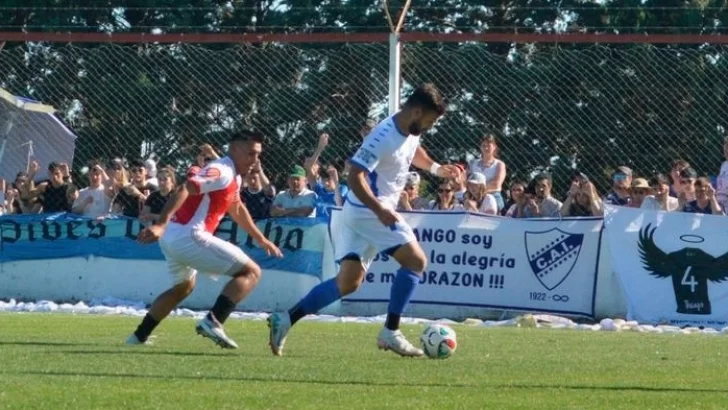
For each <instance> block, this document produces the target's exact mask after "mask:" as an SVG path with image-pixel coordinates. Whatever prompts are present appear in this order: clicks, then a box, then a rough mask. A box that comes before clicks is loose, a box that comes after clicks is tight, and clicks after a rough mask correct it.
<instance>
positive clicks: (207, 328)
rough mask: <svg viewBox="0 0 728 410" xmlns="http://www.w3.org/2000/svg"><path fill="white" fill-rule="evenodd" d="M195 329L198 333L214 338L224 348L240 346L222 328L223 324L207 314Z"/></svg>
mask: <svg viewBox="0 0 728 410" xmlns="http://www.w3.org/2000/svg"><path fill="white" fill-rule="evenodd" d="M195 330H196V331H197V334H198V335H200V336H202V337H206V338H208V339H210V340H212V341H213V342H215V344H216V345H218V346H220V347H222V348H223V349H237V348H238V345H237V343H235V341H234V340H233V339H231V338H229V337H228V336H227V335H226V334H225V330H224V329H223V328H222V325H221V324H220V323H219V322H218V321H217V320H214V321H213V320H210V319H208V318H207V316H205V317H204V318H203V319H202V320H200V321H199V322H197V326H196V327H195Z"/></svg>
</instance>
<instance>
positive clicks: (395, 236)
mask: <svg viewBox="0 0 728 410" xmlns="http://www.w3.org/2000/svg"><path fill="white" fill-rule="evenodd" d="M416 240H417V237H415V234H414V232H413V231H412V228H411V227H410V226H409V225H408V224H407V222H404V221H400V222H398V223H397V224H396V225H395V226H393V227H387V226H384V225H382V223H381V222H380V221H379V219H378V218H377V216H376V215H375V214H374V212H372V211H371V210H369V208H361V207H358V206H356V205H353V204H350V203H347V204H345V205H344V207H343V208H342V211H341V215H340V216H339V217H338V218H336V221H335V222H332V223H331V241H332V243H333V245H334V259H335V260H336V262H341V261H342V260H343V259H346V258H347V257H351V256H353V255H355V256H357V257H359V259H361V262H362V264H363V265H364V268H365V269H369V265H371V263H372V260H373V259H374V257H375V256H376V255H377V254H378V253H380V252H392V251H394V250H396V249H397V248H398V247H399V246H402V245H405V244H407V243H410V242H413V241H416Z"/></svg>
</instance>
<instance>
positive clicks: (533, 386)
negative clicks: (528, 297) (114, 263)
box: [0, 370, 728, 394]
mask: <svg viewBox="0 0 728 410" xmlns="http://www.w3.org/2000/svg"><path fill="white" fill-rule="evenodd" d="M0 374H6V375H28V376H50V377H107V378H115V379H140V380H145V379H152V380H191V381H203V380H216V381H232V382H241V381H242V382H246V381H247V382H269V383H291V384H319V385H340V386H356V385H361V386H382V387H387V386H390V387H415V388H421V387H425V386H426V387H448V388H453V387H457V388H467V389H523V390H539V389H558V390H575V391H589V390H591V391H624V392H627V391H632V392H646V393H721V394H726V393H728V389H702V388H689V387H655V386H618V385H617V386H614V385H611V386H610V385H607V386H589V385H580V384H576V385H560V384H539V383H534V384H530V383H523V384H498V383H495V384H464V383H452V384H447V383H419V382H412V383H407V382H401V381H391V382H384V381H381V382H380V381H361V380H311V379H296V378H291V377H281V378H277V377H263V376H258V375H240V376H232V377H226V376H215V375H210V376H202V375H199V376H198V375H184V374H176V375H174V376H170V375H157V374H137V373H102V372H64V371H45V372H44V371H37V370H20V371H16V372H3V371H0Z"/></svg>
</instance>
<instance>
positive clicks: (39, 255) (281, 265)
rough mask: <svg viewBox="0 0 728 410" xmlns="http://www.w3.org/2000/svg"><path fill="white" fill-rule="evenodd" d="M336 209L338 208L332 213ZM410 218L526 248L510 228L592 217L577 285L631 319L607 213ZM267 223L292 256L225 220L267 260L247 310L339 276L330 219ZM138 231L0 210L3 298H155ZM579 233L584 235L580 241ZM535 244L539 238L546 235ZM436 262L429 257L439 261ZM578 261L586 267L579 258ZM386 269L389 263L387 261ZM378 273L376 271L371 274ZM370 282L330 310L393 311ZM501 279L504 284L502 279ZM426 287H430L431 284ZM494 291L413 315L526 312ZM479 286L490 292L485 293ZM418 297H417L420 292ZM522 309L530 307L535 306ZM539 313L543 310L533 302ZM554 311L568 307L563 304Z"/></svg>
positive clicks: (156, 286) (534, 229) (284, 302)
mask: <svg viewBox="0 0 728 410" xmlns="http://www.w3.org/2000/svg"><path fill="white" fill-rule="evenodd" d="M337 213H338V212H334V213H333V214H334V217H336V215H337ZM405 217H406V218H407V219H408V220H409V222H410V223H411V224H412V226H416V227H418V230H419V232H420V233H419V235H424V234H425V230H426V229H427V228H426V226H429V225H428V224H434V225H432V226H431V228H436V227H437V226H449V227H450V228H452V227H454V226H456V227H457V228H455V231H456V232H458V234H462V233H463V232H477V231H480V232H483V233H488V234H492V236H493V237H494V238H496V240H497V239H498V238H499V237H500V238H504V239H503V240H502V241H501V242H502V243H504V244H507V245H508V246H511V245H512V246H517V247H524V241H523V240H515V239H514V238H515V237H513V238H511V237H506V236H504V235H509V232H510V235H521V231H524V232H526V231H527V234H533V233H535V234H539V235H541V234H544V233H547V234H549V235H552V234H553V232H554V231H558V232H562V233H564V234H566V233H572V234H571V236H569V235H562V236H567V237H570V238H571V239H572V242H568V243H572V244H573V243H575V242H573V240H576V239H579V238H577V237H578V236H579V235H582V233H573V232H576V231H578V229H576V225H577V224H591V225H588V226H587V228H586V231H585V232H588V231H589V230H593V231H594V235H598V237H599V241H598V242H593V243H595V244H596V245H595V246H596V249H594V250H591V251H589V252H587V251H586V250H584V249H586V246H587V240H586V239H584V242H583V243H582V242H579V244H578V245H579V246H581V247H582V250H581V252H582V255H593V258H594V261H593V264H592V266H593V268H590V269H589V274H592V271H593V274H595V275H594V277H593V279H594V284H593V285H590V286H593V287H592V288H591V289H586V287H584V289H581V290H580V289H572V290H571V293H572V294H573V293H574V292H577V293H578V292H580V291H583V292H584V293H588V294H589V295H593V302H592V303H593V312H594V316H595V317H596V318H604V317H624V316H625V315H626V302H625V298H624V296H623V292H622V290H621V287H620V284H619V282H618V281H617V278H616V276H615V275H614V273H613V271H612V267H611V262H610V260H611V258H610V252H609V249H608V247H607V244H606V242H607V241H605V240H601V235H602V230H601V220H598V222H597V225H595V222H594V221H595V220H594V219H592V220H584V221H578V220H576V219H566V218H565V219H563V220H562V219H559V220H550V221H549V220H532V221H523V220H512V219H505V218H492V217H478V216H475V215H472V214H465V213H462V214H458V213H451V214H449V215H445V214H437V215H436V216H435V215H433V213H423V212H420V213H416V212H415V213H407V214H405ZM448 218H452V220H448ZM524 224H527V225H524ZM259 227H260V229H261V230H262V231H263V232H264V233H265V234H266V236H268V237H269V239H271V240H274V241H275V242H277V243H278V244H279V246H281V247H282V249H283V251H284V253H285V254H286V256H285V257H284V258H283V259H281V260H271V259H270V258H263V257H262V253H261V250H260V249H258V248H256V247H254V246H250V240H249V238H248V237H247V235H246V234H245V233H243V232H241V231H240V230H239V229H237V227H235V226H234V225H232V224H231V223H230V222H225V223H223V224H222V225H221V228H220V230H219V231H218V233H217V235H218V236H219V237H222V238H225V239H226V240H231V241H233V242H235V243H238V244H239V246H241V247H243V249H244V250H245V251H246V252H247V253H248V254H250V255H251V256H252V257H253V258H254V259H255V260H256V261H259V263H260V264H261V266H262V267H263V270H264V273H263V277H262V278H261V282H260V284H259V285H258V287H257V289H256V290H255V291H254V292H253V293H252V294H251V295H250V296H249V297H248V298H247V299H246V300H245V301H244V302H243V303H241V305H240V306H239V309H241V310H246V311H272V310H279V309H286V308H288V307H290V306H292V305H293V304H294V303H296V302H297V301H298V300H299V299H300V298H301V297H302V296H304V295H305V294H306V293H308V291H309V290H310V289H311V288H312V287H313V286H315V285H316V284H318V283H320V282H321V281H322V280H326V279H328V278H331V277H333V276H334V275H335V272H336V266H335V263H334V257H333V248H332V244H331V241H330V238H329V234H328V223H327V222H326V221H321V220H313V219H277V220H267V221H261V222H260V223H259ZM597 228H598V229H597ZM139 229H140V224H139V221H136V220H131V219H127V218H117V219H111V220H106V221H104V223H103V229H101V228H100V226H99V225H97V224H95V223H94V222H93V221H88V220H84V219H81V218H78V217H75V216H70V215H58V216H53V217H47V216H46V217H43V218H41V217H38V216H34V217H12V218H10V217H3V218H0V235H1V237H2V247H1V248H0V299H11V298H14V299H19V300H52V301H56V302H61V301H64V302H65V301H79V300H83V301H92V300H101V299H104V298H109V297H112V298H116V299H123V300H129V301H139V302H143V303H146V304H149V303H151V302H152V301H153V300H154V298H155V297H156V296H157V295H158V294H159V293H160V292H162V291H163V290H165V289H166V288H168V287H169V285H170V284H171V279H170V276H169V274H168V273H167V269H166V262H165V261H164V259H163V256H162V254H161V251H160V250H159V247H158V246H157V245H147V246H142V245H139V244H137V243H136V242H135V241H134V240H133V238H134V237H135V235H136V233H137V232H138V231H139ZM595 229H596V230H595ZM489 231H490V232H489ZM527 234H524V236H527ZM421 239H423V240H424V239H425V238H421ZM430 239H431V238H430ZM536 239H538V240H550V239H551V238H549V237H546V236H543V237H542V238H540V239H539V238H536ZM568 240H569V239H567V241H568ZM579 240H580V241H581V239H579ZM526 241H528V239H526ZM535 243H536V244H538V242H535ZM430 245H431V246H434V247H435V249H442V247H443V246H444V245H443V244H437V243H432V244H426V243H425V244H423V247H424V248H425V250H426V252H429V251H428V249H429V248H428V246H430ZM504 246H505V245H504ZM525 246H527V245H525ZM461 248H463V246H462V245H457V249H461ZM498 252H500V250H499V251H498ZM507 252H508V250H506V251H504V253H507ZM524 252H525V251H524ZM524 255H525V253H524ZM584 257H585V256H582V257H580V258H582V259H583V258H584ZM590 257H591V256H590ZM597 260H598V263H597ZM530 262H532V261H525V260H518V261H516V263H517V266H518V268H517V270H519V271H521V270H522V271H524V272H520V273H519V274H522V275H523V276H522V277H519V278H520V279H518V280H515V281H514V280H508V281H507V282H506V285H507V288H510V289H511V291H513V292H517V294H530V293H531V291H532V290H533V286H531V285H527V284H525V283H524V282H527V281H528V279H527V278H535V277H536V275H537V274H538V272H537V271H536V270H535V268H534V271H533V272H531V271H529V270H528V269H529V266H535V265H534V263H530ZM389 263H391V262H389ZM382 264H385V263H384V262H375V264H374V265H373V266H372V268H371V269H370V272H375V271H377V269H380V267H378V266H379V265H382ZM435 265H436V264H433V263H431V264H430V266H431V267H433V266H435ZM382 266H383V265H382ZM574 266H576V267H577V268H578V265H574ZM574 266H572V267H574ZM381 269H385V268H384V267H381ZM428 269H429V268H428ZM432 269H436V268H434V267H433V268H432ZM557 273H558V272H557ZM562 273H563V272H562ZM568 274H569V273H568V272H567V275H568ZM577 274H578V272H577V273H573V272H572V273H571V275H572V277H574V276H576V275H577ZM378 275H379V274H376V275H375V274H372V276H378ZM225 281H226V279H225V278H215V277H210V276H208V275H198V282H197V288H196V290H195V292H193V293H192V295H190V297H189V298H188V299H186V300H185V302H184V303H183V305H182V307H185V308H189V309H208V308H209V307H210V305H211V304H212V303H213V302H214V300H215V298H216V297H217V294H218V292H219V291H220V289H221V287H222V286H223V285H224V283H225ZM564 283H566V281H564ZM367 286H369V285H368V284H367V281H365V284H364V286H363V287H362V290H360V292H357V293H355V294H353V295H351V296H352V297H351V298H350V299H348V300H345V301H343V302H338V303H335V304H334V305H332V306H329V307H328V308H327V309H326V310H324V311H323V312H322V313H326V314H332V315H356V316H370V315H378V314H384V313H386V308H387V304H386V303H385V302H382V301H376V300H384V299H386V298H387V297H388V286H379V287H376V288H374V287H371V286H369V287H368V288H367ZM559 286H560V285H559ZM495 287H496V288H497V287H498V285H497V280H496V286H495ZM420 288H422V289H427V288H428V286H421V287H420ZM491 288H492V286H491ZM491 290H492V289H488V286H487V285H485V286H483V287H481V288H479V289H476V290H475V293H472V292H473V291H472V290H470V292H471V293H470V294H467V292H466V291H465V290H462V289H459V288H458V289H454V290H453V291H454V292H456V293H451V294H450V296H451V299H452V300H455V301H456V302H457V301H459V300H460V299H462V301H463V303H442V302H441V301H437V300H433V301H432V303H429V302H427V298H424V299H425V300H424V301H420V303H415V304H412V305H411V306H410V308H409V311H408V315H410V316H416V317H425V318H445V317H446V318H452V319H463V318H467V317H480V318H500V317H505V316H511V315H513V314H515V312H519V311H520V310H516V309H508V308H502V307H498V306H501V305H502V304H497V305H498V306H496V307H487V306H483V305H477V304H473V303H468V300H469V299H472V298H480V297H482V298H483V299H484V300H486V302H487V299H489V298H488V296H487V295H488V293H487V292H489V291H491ZM430 291H431V292H435V294H437V295H439V294H441V293H442V292H440V291H439V290H438V289H437V287H433V288H431V289H430ZM453 291H450V292H453ZM364 292H369V293H366V294H365V296H367V297H364V298H359V299H360V300H359V301H357V300H356V299H357V295H360V294H362V293H364ZM372 292H374V295H375V296H374V297H372V296H371V295H372V294H373V293H372ZM478 292H482V295H481V294H480V293H478ZM544 293H548V292H544ZM460 295H462V297H461V296H460ZM590 297H592V296H590ZM415 298H417V294H416V295H415ZM420 299H423V298H420ZM524 303H525V302H524ZM476 305H477V306H476ZM509 306H514V305H512V304H511V305H509ZM518 306H520V305H519V304H518V303H516V305H515V307H518ZM521 307H522V308H529V307H528V306H521ZM533 311H534V312H536V311H544V310H542V309H536V308H534V309H533ZM545 311H547V312H549V311H550V310H545ZM550 312H552V313H554V314H559V313H560V312H559V311H550ZM567 315H568V314H567ZM569 316H573V315H569Z"/></svg>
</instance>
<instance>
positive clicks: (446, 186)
mask: <svg viewBox="0 0 728 410" xmlns="http://www.w3.org/2000/svg"><path fill="white" fill-rule="evenodd" d="M429 209H431V210H433V211H458V210H462V209H463V206H462V205H461V204H460V202H459V201H458V199H457V198H456V197H455V184H453V182H452V181H450V180H443V181H442V182H440V185H439V186H438V187H437V197H436V199H433V200H432V201H430V208H429Z"/></svg>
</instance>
